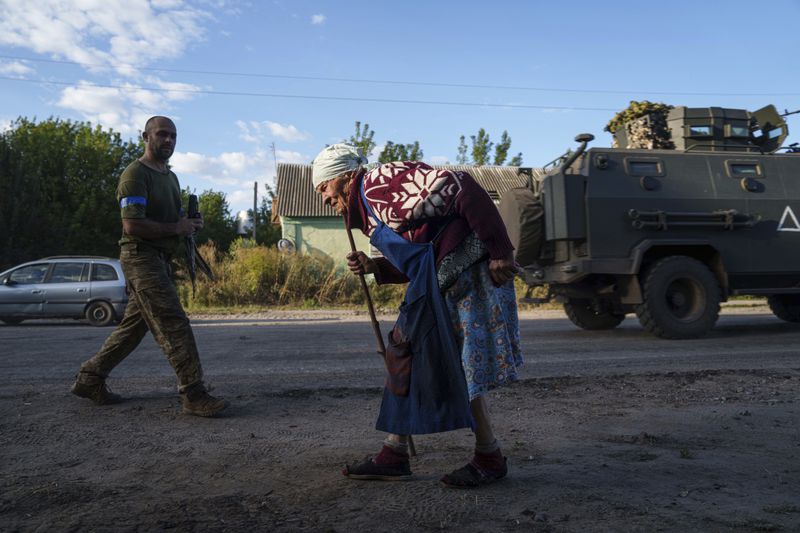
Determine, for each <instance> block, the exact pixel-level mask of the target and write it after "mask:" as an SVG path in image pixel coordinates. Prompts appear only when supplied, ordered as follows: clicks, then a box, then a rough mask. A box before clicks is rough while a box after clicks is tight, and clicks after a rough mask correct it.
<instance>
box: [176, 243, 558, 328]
mask: <svg viewBox="0 0 800 533" xmlns="http://www.w3.org/2000/svg"><path fill="white" fill-rule="evenodd" d="M199 250H200V253H201V254H202V255H203V258H204V259H206V261H207V262H208V264H209V265H210V266H211V269H212V271H213V272H214V276H215V278H216V280H215V281H211V280H209V279H208V278H206V277H205V276H204V275H203V274H200V273H198V274H197V278H196V283H195V287H196V288H195V291H194V295H192V283H191V281H190V279H189V275H188V271H187V270H186V267H185V262H184V261H183V260H182V258H180V259H181V260H180V261H177V265H176V266H177V272H176V278H177V283H178V294H179V295H180V297H181V301H182V303H183V305H184V307H185V308H186V310H187V311H189V312H192V313H222V314H225V313H234V312H235V313H248V312H258V311H263V310H266V309H274V308H287V309H322V308H325V309H330V308H339V309H366V305H367V304H366V299H365V297H364V292H363V289H362V288H361V283H360V282H359V280H358V277H356V276H355V275H353V274H351V273H350V272H349V271H348V270H347V269H345V268H343V267H342V266H341V265H338V266H337V264H335V263H334V261H333V260H332V259H330V258H327V257H326V258H320V257H314V256H311V255H300V254H286V253H282V252H279V251H278V250H277V248H275V247H274V246H272V247H267V246H261V245H253V244H252V241H250V240H247V239H239V240H236V241H234V242H233V243H232V244H231V246H230V248H229V251H228V252H220V251H219V250H217V248H216V246H215V245H214V243H213V242H209V243H206V244H204V245H202V246H200V248H199ZM367 284H368V286H369V291H370V296H371V297H372V301H373V304H374V305H375V307H376V308H377V309H379V310H385V311H393V310H396V309H397V308H398V307H399V306H400V302H401V301H402V300H403V294H404V293H405V289H406V286H405V285H377V284H376V283H375V282H374V280H373V279H372V276H367ZM516 288H517V295H518V296H520V297H521V296H523V295H524V294H525V285H524V284H523V283H522V281H521V280H520V279H517V281H516ZM545 294H546V290H544V289H542V288H539V289H537V290H536V291H534V293H533V294H532V296H544V295H545ZM530 307H532V306H530V305H527V304H520V308H523V309H525V308H530Z"/></svg>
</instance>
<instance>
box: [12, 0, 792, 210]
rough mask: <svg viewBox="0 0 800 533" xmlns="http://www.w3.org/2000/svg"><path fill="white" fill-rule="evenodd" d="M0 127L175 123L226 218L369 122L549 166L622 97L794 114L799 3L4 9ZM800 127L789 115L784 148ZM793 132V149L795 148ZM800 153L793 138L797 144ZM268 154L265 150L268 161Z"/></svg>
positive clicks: (17, 3) (428, 148)
mask: <svg viewBox="0 0 800 533" xmlns="http://www.w3.org/2000/svg"><path fill="white" fill-rule="evenodd" d="M0 12H2V13H3V15H2V18H0V128H6V127H8V124H9V123H10V122H11V121H12V120H14V119H15V118H16V117H18V116H25V117H28V118H34V117H35V118H38V119H44V118H47V117H50V116H56V117H61V118H66V119H72V120H88V121H91V122H92V123H93V124H100V125H102V126H103V127H105V128H113V129H114V130H116V131H119V132H121V133H122V134H123V136H124V137H126V138H127V137H135V136H137V135H138V133H139V130H140V129H141V127H142V126H143V124H144V120H145V119H146V118H147V117H149V116H151V115H153V114H165V115H168V116H171V117H173V118H174V119H175V122H176V123H177V126H178V146H177V150H176V153H175V155H174V156H173V159H172V164H173V167H174V168H175V170H176V172H177V174H178V177H179V178H180V180H181V183H182V185H188V186H189V187H191V188H193V189H195V190H196V191H197V192H202V191H204V190H207V189H213V190H217V191H223V192H225V193H226V195H227V197H228V201H229V203H230V205H231V210H232V212H234V213H235V212H236V211H238V210H240V209H245V208H247V207H248V206H250V205H252V194H253V193H252V191H253V181H258V183H259V192H260V195H263V194H264V192H265V190H264V188H263V184H265V183H267V184H270V185H272V184H274V175H275V168H274V161H275V160H277V161H278V162H297V163H309V162H310V161H311V160H312V159H313V157H314V155H316V153H317V152H318V151H319V150H320V149H321V148H322V147H323V146H325V145H326V144H330V143H333V142H338V141H341V140H343V139H346V138H348V137H349V136H350V135H351V134H352V133H353V131H354V122H355V121H357V120H358V121H361V122H362V123H369V125H370V127H371V128H372V129H373V130H374V131H375V140H376V141H377V143H378V145H379V146H380V145H383V144H384V143H385V142H386V141H387V140H390V141H393V142H396V143H397V142H400V143H409V142H413V141H419V142H420V144H421V146H422V148H423V151H424V159H425V160H427V161H429V162H431V163H445V162H448V161H449V162H454V161H455V159H456V155H457V146H458V139H459V136H460V135H465V136H467V139H469V136H470V135H474V134H476V133H477V131H478V129H479V128H485V129H486V130H487V132H488V133H489V134H490V136H491V138H492V140H494V141H496V140H498V139H499V138H500V135H501V134H502V132H503V131H504V130H505V131H508V133H509V135H510V136H511V139H512V146H511V152H512V153H513V154H516V153H517V152H522V154H523V161H524V164H526V165H529V166H540V165H542V164H543V163H546V162H548V161H550V160H552V159H554V158H555V157H556V156H558V155H559V154H561V153H562V152H563V151H564V150H566V149H567V148H569V147H571V146H574V144H575V143H574V142H573V138H574V137H575V135H576V134H578V133H582V132H588V133H592V134H594V135H595V137H596V140H595V141H594V143H593V144H594V145H595V146H608V145H610V143H611V137H610V135H609V134H607V133H604V132H603V127H604V126H605V124H606V123H607V122H608V120H609V119H610V118H611V117H612V116H613V115H614V113H615V112H616V111H618V110H621V109H623V108H624V107H626V106H627V105H628V102H629V101H630V100H643V99H648V100H651V101H659V102H664V103H668V104H672V105H686V106H690V107H707V106H721V107H734V108H741V109H749V110H755V109H758V108H760V107H762V106H764V105H767V104H774V105H775V106H776V107H777V108H778V109H779V110H781V111H783V110H785V109H788V110H790V111H793V110H795V109H800V83H799V81H800V80H799V78H800V64H799V63H800V54H798V50H800V46H798V45H800V31H798V20H800V1H798V0H783V1H773V2H768V3H763V4H762V5H761V7H759V5H758V4H756V3H754V2H752V1H747V2H745V1H739V0H728V1H725V2H722V1H698V0H695V1H691V2H690V1H672V2H662V3H658V4H656V3H649V2H633V1H617V2H615V1H611V0H609V1H607V2H589V1H573V2H552V1H550V2H535V1H527V2H525V1H503V0H498V1H495V2H473V1H465V0H462V1H435V0H427V1H419V0H407V1H404V2H383V1H379V0H372V1H344V0H341V1H336V2H334V1H303V0H296V1H289V0H275V1H270V0H267V1H263V2H256V1H237V0H197V1H182V0H152V1H145V0H72V1H67V0H37V1H36V2H31V1H30V0H0ZM799 116H800V115H793V116H791V117H789V127H790V132H791V131H793V130H795V129H797V128H800V119H798V117H799ZM795 133H796V132H795ZM795 140H797V135H796V134H791V133H790V138H789V141H788V142H794V141H795ZM273 143H274V147H275V151H274V153H273V150H272V146H273Z"/></svg>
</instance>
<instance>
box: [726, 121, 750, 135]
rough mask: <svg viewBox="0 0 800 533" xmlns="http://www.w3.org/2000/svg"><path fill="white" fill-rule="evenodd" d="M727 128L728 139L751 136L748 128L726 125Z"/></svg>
mask: <svg viewBox="0 0 800 533" xmlns="http://www.w3.org/2000/svg"><path fill="white" fill-rule="evenodd" d="M726 126H727V130H728V131H727V136H728V137H749V136H750V128H748V127H747V126H733V125H731V124H726Z"/></svg>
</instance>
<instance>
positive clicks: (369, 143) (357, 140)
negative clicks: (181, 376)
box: [350, 120, 375, 157]
mask: <svg viewBox="0 0 800 533" xmlns="http://www.w3.org/2000/svg"><path fill="white" fill-rule="evenodd" d="M374 137H375V132H374V131H372V130H371V129H369V124H367V123H364V127H363V128H362V127H361V122H360V121H358V120H357V121H356V132H355V135H352V136H351V137H350V143H352V144H354V145H356V146H357V147H359V148H361V151H362V152H364V155H365V156H367V157H369V154H371V153H372V149H373V148H375V141H374V140H373V138H374Z"/></svg>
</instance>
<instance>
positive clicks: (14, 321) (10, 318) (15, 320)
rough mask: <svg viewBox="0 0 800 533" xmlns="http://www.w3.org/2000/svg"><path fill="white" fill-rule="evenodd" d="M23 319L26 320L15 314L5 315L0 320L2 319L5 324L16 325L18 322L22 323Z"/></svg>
mask: <svg viewBox="0 0 800 533" xmlns="http://www.w3.org/2000/svg"><path fill="white" fill-rule="evenodd" d="M23 320H24V319H23V318H16V317H13V316H4V317H2V318H0V321H2V322H3V323H4V324H8V325H9V326H16V325H17V324H21V323H22V321H23Z"/></svg>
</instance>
